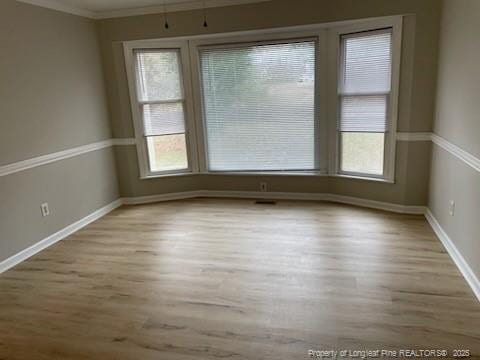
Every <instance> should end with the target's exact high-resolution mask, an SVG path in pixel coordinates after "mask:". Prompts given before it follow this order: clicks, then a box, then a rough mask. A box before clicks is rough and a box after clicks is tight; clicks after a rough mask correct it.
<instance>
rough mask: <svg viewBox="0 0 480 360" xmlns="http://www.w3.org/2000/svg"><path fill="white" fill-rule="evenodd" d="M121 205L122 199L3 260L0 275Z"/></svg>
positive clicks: (0, 263) (0, 264)
mask: <svg viewBox="0 0 480 360" xmlns="http://www.w3.org/2000/svg"><path fill="white" fill-rule="evenodd" d="M121 205H122V201H121V200H120V199H117V200H115V201H113V202H112V203H110V204H108V205H106V206H104V207H102V208H100V209H98V210H96V211H94V212H93V213H91V214H89V215H87V216H85V217H84V218H83V219H80V220H78V221H76V222H74V223H73V224H70V225H68V226H67V227H65V228H63V229H62V230H60V231H57V232H56V233H54V234H52V235H50V236H48V237H47V238H45V239H43V240H41V241H39V242H38V243H36V244H34V245H32V246H30V247H28V248H26V249H25V250H22V251H20V252H19V253H17V254H15V255H13V256H11V257H9V258H8V259H6V260H3V261H2V262H0V274H1V273H3V272H4V271H7V270H8V269H10V268H11V267H13V266H15V265H17V264H19V263H21V262H22V261H24V260H26V259H28V258H29V257H31V256H33V255H35V254H36V253H38V252H40V251H42V250H43V249H45V248H47V247H49V246H51V245H53V244H55V243H56V242H58V241H60V240H62V239H64V238H66V237H67V236H69V235H71V234H73V233H74V232H76V231H78V230H80V229H81V228H83V227H85V226H87V225H88V224H90V223H91V222H93V221H95V220H97V219H100V218H101V217H103V216H105V215H107V214H108V213H109V212H110V211H112V210H114V209H116V208H118V207H119V206H121Z"/></svg>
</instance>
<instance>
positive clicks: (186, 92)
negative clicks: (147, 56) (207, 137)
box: [124, 40, 198, 179]
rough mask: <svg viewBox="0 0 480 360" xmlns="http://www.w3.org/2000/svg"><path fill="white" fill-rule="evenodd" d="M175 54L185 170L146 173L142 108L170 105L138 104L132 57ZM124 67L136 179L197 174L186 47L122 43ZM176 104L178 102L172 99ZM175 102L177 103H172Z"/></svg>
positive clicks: (147, 162)
mask: <svg viewBox="0 0 480 360" xmlns="http://www.w3.org/2000/svg"><path fill="white" fill-rule="evenodd" d="M149 49H151V50H159V51H162V50H175V51H178V54H179V58H178V62H179V71H180V78H181V84H180V86H181V87H182V92H183V97H182V99H181V100H182V103H183V111H184V121H185V133H184V134H185V141H186V152H187V154H186V155H187V167H186V168H184V169H175V170H162V171H152V170H151V169H150V155H149V150H148V143H147V136H145V135H144V124H143V114H142V112H141V106H142V104H148V103H169V102H171V101H141V100H140V99H139V96H138V84H139V79H138V76H137V74H138V72H137V62H136V58H135V53H136V52H138V51H142V50H147V51H148V50H149ZM124 55H125V66H126V72H127V80H128V87H129V94H130V105H131V110H132V118H133V125H134V132H135V145H136V148H137V156H138V163H139V171H140V178H142V179H145V178H152V177H159V176H165V175H182V174H191V173H195V172H198V160H197V155H196V151H197V150H196V148H197V147H196V136H195V122H194V116H193V104H192V98H193V97H192V85H191V72H190V59H189V52H188V44H186V43H185V42H182V41H164V40H148V41H146V40H140V41H130V42H125V43H124ZM176 100H180V99H176ZM175 102H178V101H175Z"/></svg>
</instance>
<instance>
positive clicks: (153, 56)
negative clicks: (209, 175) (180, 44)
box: [135, 49, 188, 171]
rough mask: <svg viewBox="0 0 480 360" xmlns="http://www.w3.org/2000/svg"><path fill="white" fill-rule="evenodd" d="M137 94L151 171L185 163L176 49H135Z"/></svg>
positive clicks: (179, 68) (180, 83)
mask: <svg viewBox="0 0 480 360" xmlns="http://www.w3.org/2000/svg"><path fill="white" fill-rule="evenodd" d="M135 60H136V69H137V98H138V101H139V106H140V108H141V113H142V118H143V135H144V136H145V137H146V138H147V139H146V140H147V149H148V157H149V162H150V170H151V171H167V170H175V169H184V168H187V167H188V162H187V160H186V145H185V110H184V102H185V99H184V93H183V86H182V72H181V71H182V70H181V66H180V51H179V50H178V49H141V50H136V51H135Z"/></svg>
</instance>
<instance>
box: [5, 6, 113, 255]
mask: <svg viewBox="0 0 480 360" xmlns="http://www.w3.org/2000/svg"><path fill="white" fill-rule="evenodd" d="M0 44H1V52H2V55H1V56H0V78H1V81H0V165H6V164H9V163H12V162H17V161H20V160H25V159H28V158H32V157H36V156H39V155H44V154H49V153H52V152H56V151H60V150H65V149H70V148H72V147H75V146H79V145H85V144H90V143H93V142H97V141H100V140H104V139H109V138H110V137H111V131H110V124H109V117H108V108H107V102H106V93H105V88H104V81H103V70H102V66H101V59H100V50H99V44H98V38H97V34H96V29H95V24H94V22H93V21H91V20H88V19H84V18H81V17H78V16H73V15H68V14H64V13H60V12H56V11H52V10H48V9H44V8H41V7H37V6H31V5H27V4H23V3H19V2H16V1H14V0H1V1H0ZM117 198H118V185H117V179H116V173H115V161H114V154H113V150H112V149H103V150H98V151H94V152H90V153H88V154H84V155H82V156H78V157H74V158H70V159H65V160H62V161H58V162H55V163H51V164H48V165H45V166H40V167H37V168H33V169H30V170H26V171H22V172H18V173H15V174H11V175H6V176H2V177H0V261H2V260H5V259H6V258H8V257H10V256H12V255H13V254H15V253H17V252H19V251H21V250H23V249H25V248H27V247H29V246H31V245H33V244H34V243H36V242H38V241H40V240H42V239H43V238H45V237H47V236H48V235H51V234H52V233H55V232H56V231H58V230H60V229H62V228H64V227H65V226H67V225H69V224H71V223H73V222H75V221H77V220H79V219H81V218H83V217H85V216H86V215H88V214H90V213H91V212H93V211H95V210H97V209H99V208H101V207H103V206H105V205H106V204H108V203H110V202H112V201H114V200H115V199H117ZM43 202H49V204H50V211H51V215H50V216H49V217H45V218H42V216H41V212H40V204H41V203H43Z"/></svg>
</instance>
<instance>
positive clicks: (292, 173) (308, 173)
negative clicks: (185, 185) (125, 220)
mask: <svg viewBox="0 0 480 360" xmlns="http://www.w3.org/2000/svg"><path fill="white" fill-rule="evenodd" d="M196 175H213V176H218V175H220V176H312V177H333V178H342V179H350V180H362V181H373V182H379V183H387V184H394V183H395V181H394V180H390V179H383V178H375V177H367V176H355V175H346V174H328V173H326V172H322V171H271V172H270V171H255V172H253V171H252V172H249V171H247V172H245V171H235V172H225V171H218V172H215V171H212V172H180V173H171V174H156V175H154V174H152V175H146V176H141V177H140V180H151V179H158V178H168V177H178V176H196Z"/></svg>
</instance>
